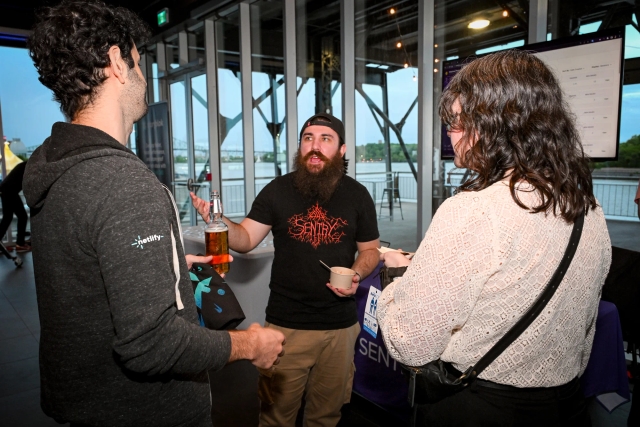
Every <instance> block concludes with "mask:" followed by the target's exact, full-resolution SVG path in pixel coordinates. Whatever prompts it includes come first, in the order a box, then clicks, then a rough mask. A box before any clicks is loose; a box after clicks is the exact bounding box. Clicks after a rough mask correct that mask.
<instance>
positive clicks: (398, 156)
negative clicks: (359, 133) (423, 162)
mask: <svg viewBox="0 0 640 427" xmlns="http://www.w3.org/2000/svg"><path fill="white" fill-rule="evenodd" d="M405 146H406V147H407V151H408V152H409V156H410V157H411V160H412V161H414V162H417V161H418V144H405ZM386 157H387V149H386V145H385V144H383V143H375V142H370V143H368V144H366V145H357V146H356V159H357V160H358V161H363V160H364V161H369V160H373V161H380V160H384V159H385V158H386ZM391 161H392V162H406V161H407V159H406V157H405V156H404V152H403V151H402V148H401V147H400V144H391Z"/></svg>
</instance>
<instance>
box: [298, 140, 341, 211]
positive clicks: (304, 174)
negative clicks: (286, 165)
mask: <svg viewBox="0 0 640 427" xmlns="http://www.w3.org/2000/svg"><path fill="white" fill-rule="evenodd" d="M314 155H315V156H318V157H319V158H320V159H321V160H322V161H323V162H324V167H323V168H322V169H321V170H319V171H318V172H311V171H309V169H308V168H307V162H308V160H309V158H310V157H311V156H314ZM294 160H295V170H294V174H295V175H294V179H293V185H294V186H295V188H296V189H297V190H298V191H299V192H300V193H301V194H302V195H303V196H304V197H305V198H307V199H316V200H318V202H320V203H321V204H322V203H325V202H327V201H328V200H329V199H330V198H331V195H333V192H334V191H335V189H336V187H337V186H338V183H339V182H340V179H341V178H342V177H343V176H344V161H343V159H342V156H341V155H340V152H338V153H336V155H335V156H333V158H332V159H329V158H327V157H325V156H324V155H323V154H322V153H320V152H318V151H311V152H309V153H307V154H306V155H305V156H304V158H303V157H302V155H301V154H300V150H298V152H297V153H296V156H295V159H294Z"/></svg>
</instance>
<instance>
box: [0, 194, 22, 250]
mask: <svg viewBox="0 0 640 427" xmlns="http://www.w3.org/2000/svg"><path fill="white" fill-rule="evenodd" d="M0 198H1V199H2V221H1V222H0V239H2V237H4V234H5V233H6V232H7V230H8V229H9V226H10V225H11V220H13V215H14V214H15V216H17V217H18V236H17V237H16V243H17V244H18V245H24V235H25V232H26V231H27V220H28V217H27V211H25V210H24V205H23V204H22V199H21V198H20V195H19V194H2V195H1V196H0Z"/></svg>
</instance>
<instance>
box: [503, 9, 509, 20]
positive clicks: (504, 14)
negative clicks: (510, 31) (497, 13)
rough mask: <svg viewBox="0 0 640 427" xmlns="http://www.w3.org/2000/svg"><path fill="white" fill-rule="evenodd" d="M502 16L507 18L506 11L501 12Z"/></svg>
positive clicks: (507, 13)
mask: <svg viewBox="0 0 640 427" xmlns="http://www.w3.org/2000/svg"><path fill="white" fill-rule="evenodd" d="M502 16H504V17H505V18H506V17H507V16H509V12H507V11H506V10H503V11H502Z"/></svg>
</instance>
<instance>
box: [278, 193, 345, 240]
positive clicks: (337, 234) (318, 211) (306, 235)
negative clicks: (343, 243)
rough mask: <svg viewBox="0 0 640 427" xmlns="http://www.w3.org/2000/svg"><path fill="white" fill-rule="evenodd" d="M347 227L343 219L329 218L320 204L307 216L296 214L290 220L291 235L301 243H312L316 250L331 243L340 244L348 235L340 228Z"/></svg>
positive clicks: (309, 210)
mask: <svg viewBox="0 0 640 427" xmlns="http://www.w3.org/2000/svg"><path fill="white" fill-rule="evenodd" d="M345 225H347V221H345V220H344V219H342V218H333V217H330V216H327V211H326V210H325V209H322V208H321V207H320V205H319V204H318V203H316V204H315V206H312V207H310V208H309V209H308V210H307V214H306V215H302V214H296V215H294V216H292V217H291V218H289V235H290V236H291V237H293V238H294V239H296V240H299V241H301V242H308V243H311V246H313V248H314V249H317V248H318V246H320V245H322V244H325V245H328V244H331V243H340V240H341V239H342V236H344V235H345V234H346V233H345V232H344V231H340V228H342V227H344V226H345Z"/></svg>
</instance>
